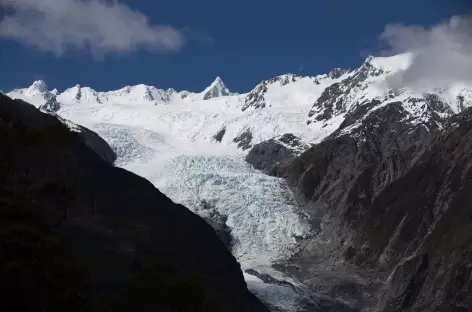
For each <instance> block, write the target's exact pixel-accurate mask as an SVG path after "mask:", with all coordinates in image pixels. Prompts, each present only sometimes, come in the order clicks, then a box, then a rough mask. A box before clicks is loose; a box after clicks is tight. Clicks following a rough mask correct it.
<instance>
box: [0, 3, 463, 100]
mask: <svg viewBox="0 0 472 312" xmlns="http://www.w3.org/2000/svg"><path fill="white" fill-rule="evenodd" d="M4 1H6V2H5V3H7V6H8V7H7V8H4V10H3V11H0V13H3V14H4V16H10V17H11V15H12V14H13V15H14V14H17V12H16V11H17V10H19V9H24V8H20V7H18V3H20V2H22V1H24V0H4ZM37 1H45V2H46V0H37ZM47 1H49V2H51V3H53V2H54V1H65V2H71V3H72V2H77V1H79V0H67V1H66V0H47ZM93 1H94V2H96V1H97V0H93ZM65 2H63V3H65ZM120 2H121V3H122V4H123V5H126V6H128V7H129V8H131V9H132V10H135V11H140V12H142V13H143V14H144V15H146V16H147V18H148V19H149V20H148V26H149V27H151V28H152V27H154V26H155V25H169V26H171V27H172V29H171V30H169V31H175V32H177V33H178V36H179V38H174V37H173V38H174V39H175V40H174V41H172V42H169V41H165V42H164V41H162V40H164V39H162V38H161V39H162V40H161V39H156V40H161V42H160V43H157V44H154V43H152V44H150V43H149V42H148V41H149V40H154V38H155V37H152V39H149V38H150V37H149V36H151V35H149V36H144V35H143V32H144V31H141V30H139V29H140V28H139V27H138V26H136V29H138V30H137V31H138V32H139V33H140V34H141V35H140V36H141V37H142V38H141V37H140V39H139V40H144V41H146V42H145V44H148V48H146V47H144V48H143V49H137V50H134V49H133V48H130V49H128V48H129V47H128V46H127V47H124V46H122V45H121V44H123V45H126V44H131V45H133V42H134V41H133V40H135V39H134V38H135V37H133V36H134V35H133V34H131V33H127V34H126V36H130V37H129V38H128V39H129V40H130V41H129V42H131V43H129V42H122V40H121V38H117V37H116V36H118V37H119V36H120V35H121V34H122V33H124V32H126V31H128V30H129V29H125V28H124V26H123V27H122V25H120V27H112V26H113V24H111V26H110V27H107V25H105V22H103V23H102V24H101V25H102V26H103V27H104V28H106V29H107V31H109V32H111V33H112V34H111V36H112V37H111V39H110V40H114V41H112V42H111V43H110V45H109V46H108V48H107V50H106V51H100V52H98V53H96V51H95V50H94V49H93V47H92V48H91V47H89V46H86V47H85V48H83V47H80V48H77V44H76V46H75V47H73V48H70V49H68V48H67V49H65V50H61V51H58V50H57V49H54V48H50V47H48V45H49V44H50V43H49V42H47V43H45V42H33V43H32V41H31V38H29V39H27V40H25V37H24V36H25V34H24V29H23V28H21V29H20V30H21V36H20V35H18V33H19V32H20V31H17V32H16V33H15V34H16V35H12V33H13V32H12V33H9V34H5V33H3V34H2V32H1V30H0V68H1V70H2V72H7V73H8V75H0V89H2V90H10V89H12V88H17V87H25V86H29V85H30V84H31V83H32V81H33V80H37V79H43V80H45V81H46V83H47V84H48V87H50V88H58V89H59V90H64V89H65V88H67V87H71V86H73V85H75V84H80V85H83V86H90V87H92V88H94V89H96V90H99V91H102V90H110V89H118V88H120V87H123V86H125V85H133V84H138V83H145V84H149V85H154V86H157V87H160V88H168V87H173V88H175V89H177V90H183V89H187V90H190V91H199V90H201V89H203V88H204V87H206V86H207V85H209V84H210V83H211V82H212V81H213V80H214V78H215V77H216V76H220V77H222V79H223V81H224V82H225V83H226V85H227V86H228V87H229V88H230V89H231V90H232V91H236V92H246V91H249V90H250V89H251V88H252V87H254V86H255V85H256V84H257V83H258V82H259V81H260V80H262V79H267V78H270V77H273V76H276V75H279V74H283V73H288V72H292V73H299V74H301V75H315V74H318V73H323V72H326V71H329V70H330V69H332V68H334V67H343V68H354V67H357V66H358V65H359V64H360V63H361V62H362V60H363V57H365V56H366V55H367V54H375V53H378V52H379V35H380V34H381V33H382V32H383V30H384V29H385V26H386V25H387V24H392V23H402V24H406V25H410V24H418V25H423V26H426V27H428V26H431V25H435V24H437V23H439V22H441V21H444V20H447V19H448V18H450V17H451V16H452V15H457V14H463V13H465V12H466V10H467V9H468V8H467V2H468V1H467V0H396V1H390V0H389V1H386V0H293V1H279V0H252V1H248V0H240V1H231V2H229V1H213V0H202V1H193V0H192V1H190V0H173V1H150V0H132V1H131V0H121V1H120ZM15 5H16V6H15ZM105 9H106V8H105ZM94 11H97V10H94ZM15 12H16V13H15ZM93 18H94V17H90V18H89V21H90V20H92V23H93ZM27 20H28V19H25V20H21V19H20V23H19V25H21V27H23V26H25V25H24V23H26V22H24V21H27ZM9 21H10V20H9ZM21 21H23V22H22V23H23V24H21ZM10 22H11V21H10ZM43 22H44V21H43ZM39 26H41V27H42V25H39ZM41 27H39V29H40V28H41ZM32 29H33V30H32ZM114 29H117V31H116V32H114ZM136 29H135V30H136ZM26 30H28V31H30V32H32V31H33V32H36V31H38V25H34V26H32V27H29V28H28V27H26ZM39 31H40V30H39ZM56 31H57V35H58V36H59V35H60V34H59V33H60V32H61V31H62V29H61V27H57V25H56V26H55V29H54V32H55V33H56ZM49 32H50V30H49ZM113 32H114V33H113ZM162 32H166V33H165V36H167V37H166V38H165V40H167V39H168V36H174V35H175V34H174V33H167V30H162V29H160V30H159V33H160V34H162ZM153 34H155V33H154V32H153ZM29 35H31V34H29ZM22 36H23V37H22ZM158 36H161V35H158ZM162 36H164V35H162ZM159 38H160V37H159ZM28 40H29V41H28ZM41 40H42V39H41ZM136 40H137V39H136ZM36 41H38V40H36ZM176 41H177V42H176ZM25 42H29V44H28V43H25ZM89 44H90V45H93V44H94V43H89ZM51 45H53V44H52V43H51ZM117 45H119V48H117ZM150 45H152V47H151V48H149V46H150ZM72 46H73V45H72ZM49 48H50V49H49ZM114 49H117V50H118V51H115V50H114Z"/></svg>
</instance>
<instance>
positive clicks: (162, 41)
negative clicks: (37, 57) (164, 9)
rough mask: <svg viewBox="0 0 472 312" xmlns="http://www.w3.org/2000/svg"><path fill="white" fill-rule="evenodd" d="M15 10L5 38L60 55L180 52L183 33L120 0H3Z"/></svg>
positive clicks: (3, 27)
mask: <svg viewBox="0 0 472 312" xmlns="http://www.w3.org/2000/svg"><path fill="white" fill-rule="evenodd" d="M0 7H4V8H7V9H9V10H10V12H11V13H10V14H7V15H6V16H5V17H4V18H3V19H2V20H0V37H3V38H10V39H13V40H17V41H19V42H22V43H24V44H27V45H31V46H34V47H36V48H38V49H40V50H41V51H51V52H53V53H55V54H56V55H57V56H61V55H63V54H64V53H65V52H66V51H68V50H69V49H80V50H86V51H89V52H91V53H92V54H93V55H94V56H95V57H99V58H101V57H104V56H105V55H107V54H111V53H130V52H135V51H137V50H148V51H166V52H174V51H178V50H179V49H180V48H181V47H182V45H183V43H184V36H183V35H182V33H181V32H180V31H179V30H177V29H175V28H173V27H171V26H164V25H151V24H150V23H149V20H148V18H147V17H146V15H144V14H143V13H141V12H139V11H135V10H132V9H131V8H130V7H128V6H126V5H124V4H121V3H119V2H118V1H117V0H113V1H105V0H87V1H86V0H1V1H0Z"/></svg>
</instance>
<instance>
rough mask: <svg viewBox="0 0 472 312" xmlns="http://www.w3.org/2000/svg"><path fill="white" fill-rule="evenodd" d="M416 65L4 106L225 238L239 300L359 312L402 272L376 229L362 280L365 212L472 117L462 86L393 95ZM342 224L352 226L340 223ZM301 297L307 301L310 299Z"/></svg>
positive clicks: (402, 60)
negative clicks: (77, 140)
mask: <svg viewBox="0 0 472 312" xmlns="http://www.w3.org/2000/svg"><path fill="white" fill-rule="evenodd" d="M413 56H414V55H412V54H402V55H396V56H392V57H369V58H367V59H366V60H365V62H364V63H363V64H362V65H361V66H360V67H359V68H357V69H353V70H342V69H334V70H332V71H331V72H329V73H327V74H321V75H317V76H314V77H300V76H297V75H293V74H286V75H280V76H277V77H274V78H272V79H268V80H263V81H261V83H259V84H258V85H257V86H255V88H254V89H253V90H251V91H250V92H249V93H246V94H231V93H230V92H229V90H227V88H226V87H225V86H224V83H223V82H222V81H221V79H216V80H215V82H214V83H212V84H211V85H210V86H209V87H208V88H206V89H205V90H204V91H203V92H197V93H193V92H189V91H176V90H173V89H169V90H161V89H157V88H154V87H151V86H145V85H137V86H129V87H126V88H123V89H120V90H116V91H109V92H96V91H94V90H92V89H89V88H86V87H80V88H79V87H74V88H71V89H68V90H66V91H65V92H62V93H60V92H49V91H47V89H46V90H45V88H44V87H42V86H41V85H42V84H41V83H39V84H36V86H35V87H34V88H32V89H34V90H36V89H37V91H34V92H27V90H28V89H20V90H15V91H12V92H11V93H9V94H10V95H11V96H12V97H17V98H23V99H28V98H31V101H32V102H34V103H35V105H36V106H40V105H41V109H43V110H49V111H56V113H57V114H58V115H59V116H61V117H63V118H67V119H69V120H72V121H74V122H75V123H78V124H83V125H86V126H87V127H89V128H91V129H93V130H94V131H97V132H98V133H99V134H100V135H101V136H103V138H104V139H105V140H106V141H107V142H108V143H109V144H110V145H111V146H112V147H113V149H114V150H115V152H116V154H117V160H116V163H117V165H118V166H121V167H123V168H126V169H128V170H130V171H132V172H134V173H137V174H139V175H142V176H144V177H145V178H147V179H148V180H150V181H151V182H152V183H153V184H154V185H155V186H158V187H159V189H161V190H162V191H163V192H164V193H165V194H166V195H168V196H169V197H171V198H172V199H173V200H174V201H176V202H179V203H183V204H185V206H187V207H188V208H189V209H191V210H192V211H194V212H196V213H197V214H199V215H201V216H203V217H204V218H206V219H209V220H210V221H211V222H213V223H215V222H216V223H217V224H218V228H220V229H224V231H226V233H225V234H227V235H226V236H228V235H229V236H231V239H228V240H227V241H231V243H230V244H228V245H229V247H230V248H231V251H232V253H233V254H234V255H235V257H236V258H237V260H238V261H240V262H241V265H242V267H243V269H244V270H245V271H246V273H247V272H252V273H253V274H250V277H249V278H248V277H247V275H246V277H247V281H248V284H249V287H251V289H252V290H253V291H254V292H255V293H258V294H259V295H260V296H261V298H264V300H269V302H270V304H271V306H275V307H277V308H278V309H280V310H282V311H298V310H300V309H309V308H307V306H310V304H312V305H311V306H313V304H314V305H317V304H320V302H324V303H326V302H330V301H329V300H328V301H323V300H325V299H322V300H321V301H320V300H319V298H318V297H316V296H318V295H328V296H331V297H335V298H340V299H343V300H345V301H346V302H349V303H350V304H352V305H353V306H354V307H355V308H354V309H356V308H359V309H360V308H361V307H365V306H372V305H375V304H376V303H377V302H378V298H377V297H376V296H380V295H379V294H381V292H380V290H379V289H381V288H382V287H384V286H385V284H386V279H387V277H388V274H389V273H391V272H392V271H393V270H394V269H393V267H395V266H396V265H398V264H399V263H400V262H401V261H402V260H399V259H397V258H395V257H394V258H393V259H390V254H391V252H390V251H389V250H390V249H388V248H390V247H388V248H387V249H386V251H385V253H384V252H383V249H382V248H384V247H385V246H384V245H385V239H386V238H389V239H390V238H391V239H392V240H394V239H395V237H396V236H395V235H394V234H395V231H394V232H393V234H392V232H391V230H392V229H391V227H389V226H387V225H386V226H384V228H385V231H386V233H385V236H382V235H379V236H381V237H382V239H383V241H381V240H380V237H379V243H378V244H379V245H378V246H377V247H378V249H382V253H381V254H383V256H382V259H383V260H382V261H384V262H385V263H384V264H382V266H381V267H376V266H378V264H375V263H374V265H373V266H374V268H372V267H371V266H372V264H371V263H370V262H368V261H367V260H365V259H364V260H363V262H362V261H361V262H358V261H357V260H356V259H357V258H358V257H357V254H361V255H363V251H365V253H366V254H367V256H368V257H370V256H371V257H374V258H375V257H378V250H377V251H370V250H369V249H368V247H369V246H368V245H367V243H366V244H365V245H364V244H361V242H362V239H363V235H367V234H365V233H364V232H365V231H368V228H369V226H368V225H365V228H364V224H363V222H364V221H365V220H370V221H369V222H371V221H372V222H380V224H382V223H381V221H383V220H381V218H377V216H376V217H372V216H370V214H371V213H373V212H372V211H371V209H374V208H372V207H374V206H372V205H371V206H369V205H370V204H371V203H370V202H369V201H368V199H372V198H374V199H372V200H375V198H377V197H376V196H379V192H380V193H383V192H386V189H388V188H389V187H390V186H391V185H393V183H394V182H395V181H397V180H398V179H400V178H403V176H404V175H406V174H411V173H410V171H411V170H415V169H414V168H415V163H414V162H413V161H416V160H417V159H416V158H415V157H420V158H421V157H423V156H421V155H423V152H421V149H425V148H426V147H427V146H429V145H428V144H430V143H431V142H433V141H434V139H433V138H434V137H435V136H436V135H437V133H439V132H441V131H447V127H448V126H447V124H448V122H447V120H448V118H451V116H454V115H455V114H457V113H459V112H461V111H464V110H466V109H467V107H468V106H470V105H471V104H472V100H471V99H472V92H471V90H472V88H471V86H470V85H468V84H467V83H464V82H461V81H457V82H455V83H454V84H450V85H444V86H440V88H425V89H422V90H417V89H414V88H408V87H404V88H398V87H397V86H399V85H401V84H399V83H398V81H397V80H396V79H397V78H398V77H399V75H398V74H401V73H402V71H404V70H405V69H406V68H408V67H409V66H411V64H412V60H413ZM53 96H54V97H53ZM48 101H49V102H48ZM47 102H48V103H47ZM164 104H165V105H164ZM417 145H418V146H422V147H421V148H420V147H418V149H419V150H418V151H416V147H415V146H417ZM412 146H413V147H412ZM305 151H306V152H305ZM304 152H305V153H304ZM417 152H418V153H417ZM410 153H411V154H410ZM245 161H247V162H249V163H250V164H251V165H253V166H254V168H256V169H260V170H263V172H261V171H257V170H254V169H253V168H251V167H250V166H248V165H247V164H246V163H245ZM439 165H441V164H439V163H438V166H439ZM264 173H266V174H269V175H271V176H267V175H264ZM280 178H287V181H288V183H289V184H290V185H291V187H292V189H291V190H292V191H293V193H294V194H295V195H296V197H297V198H298V199H299V203H297V202H295V200H294V198H293V194H292V192H291V191H290V190H289V189H288V187H287V184H286V181H285V180H284V179H280ZM412 179H413V181H416V182H417V184H418V185H420V182H419V181H417V180H415V179H416V178H415V175H414V174H413V175H412ZM364 182H365V183H366V186H365V187H364V186H363V185H364V184H363V183H364ZM411 188H412V189H413V186H411ZM393 194H394V195H392V196H396V195H397V194H396V193H395V192H394V193H393ZM313 196H315V197H313ZM316 196H319V197H320V198H318V197H316ZM398 196H401V194H400V192H398ZM408 196H410V195H408ZM366 201H367V202H366ZM300 204H301V205H300ZM300 206H302V207H300ZM359 207H360V208H359ZM381 208H382V207H380V208H379V207H378V206H377V205H375V209H380V210H381ZM363 209H365V211H364V210H363ZM396 209H399V208H396ZM358 211H359V212H361V213H360V215H359V216H357V215H356V212H358ZM423 212H424V211H421V212H420V213H423ZM345 214H346V215H350V217H352V218H354V221H352V223H350V222H351V221H345V220H344V219H342V218H341V217H342V216H343V215H345ZM399 215H401V213H400V212H399ZM389 216H390V215H389ZM357 217H359V220H357V219H356V218H357ZM364 217H365V220H364V219H363V218H364ZM416 217H418V216H416ZM391 219H394V218H393V217H392V218H391ZM395 220H396V219H395ZM415 220H416V219H415ZM396 221H398V220H396ZM396 221H395V222H396ZM400 221H401V220H400ZM395 222H393V223H394V224H396V225H398V224H399V223H398V222H397V223H398V224H397V223H395ZM407 222H409V221H408V220H407V219H405V221H404V222H403V224H406V223H407ZM393 223H392V224H393ZM356 224H359V228H356ZM389 231H390V232H389ZM338 232H339V233H338ZM357 235H358V236H357ZM369 235H370V234H369ZM372 236H373V237H375V235H373V234H372ZM356 237H358V238H359V239H358V241H356V240H355V238H356ZM418 237H419V238H418V239H419V240H420V239H421V237H422V236H421V234H420V236H418ZM366 241H367V239H366ZM351 243H352V246H351V247H352V248H349V246H350V245H349V244H351ZM392 244H393V243H392ZM387 245H388V244H387ZM415 246H416V245H415ZM392 248H393V247H392ZM358 249H360V252H359V251H358ZM384 249H385V248H384ZM345 254H346V255H347V256H345ZM354 255H356V257H355V256H354ZM353 259H354V260H353ZM402 259H406V258H402ZM429 260H430V258H428V261H429ZM374 262H375V261H374ZM281 264H282V266H280V265H281ZM290 264H293V265H294V266H290ZM418 265H419V266H421V261H420V262H419V264H418ZM274 267H278V268H280V267H283V268H284V269H286V271H284V270H282V272H283V273H281V272H277V271H275V270H274ZM296 268H298V269H296ZM372 270H374V271H372ZM247 274H249V273H247ZM422 274H423V273H421V274H420V273H419V275H421V276H422ZM267 276H269V277H267ZM405 280H406V279H405ZM265 281H272V282H273V283H272V284H271V283H266V282H265ZM274 281H288V283H289V284H290V285H292V286H287V284H284V283H279V284H274V283H277V282H274ZM300 281H302V282H303V283H300ZM415 283H416V282H415ZM281 284H283V285H282V286H281ZM294 285H295V286H294ZM304 285H307V286H309V288H310V290H311V291H312V292H309V296H308V297H307V296H306V293H305V291H304V290H305V286H304ZM398 285H399V284H398ZM294 289H295V290H294ZM386 289H389V288H388V287H387V288H386ZM288 294H290V295H288ZM300 294H303V295H300ZM313 296H314V297H316V299H313V298H314V297H313ZM300 297H302V298H300ZM274 298H276V299H274ZM281 298H282V299H281ZM307 298H308V299H307ZM272 299H273V300H275V302H271V301H270V300H272ZM300 299H302V300H300ZM307 301H309V302H311V303H310V304H308V305H305V303H306V302H307ZM313 302H315V303H313ZM327 305H329V303H328V304H327ZM321 306H323V305H322V304H321ZM333 306H336V307H337V306H339V305H337V304H336V305H334V304H333ZM332 308H333V307H332ZM333 309H334V308H333ZM348 310H349V309H348ZM349 311H352V308H351V310H349Z"/></svg>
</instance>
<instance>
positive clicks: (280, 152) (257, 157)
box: [246, 133, 308, 178]
mask: <svg viewBox="0 0 472 312" xmlns="http://www.w3.org/2000/svg"><path fill="white" fill-rule="evenodd" d="M307 148H308V146H305V145H304V144H303V143H302V142H301V141H300V139H299V138H297V137H296V136H294V135H293V134H291V133H286V134H284V135H283V136H281V137H280V138H279V139H271V140H268V141H264V142H261V143H259V144H256V145H254V147H253V148H252V149H251V150H250V151H249V153H248V154H247V156H246V162H247V163H249V164H251V165H252V166H253V167H254V168H256V169H258V170H262V171H263V172H264V173H265V174H267V175H271V176H275V177H281V178H285V177H286V168H287V166H288V165H289V164H290V162H291V161H292V160H293V159H295V157H296V156H297V155H298V151H299V150H305V149H307Z"/></svg>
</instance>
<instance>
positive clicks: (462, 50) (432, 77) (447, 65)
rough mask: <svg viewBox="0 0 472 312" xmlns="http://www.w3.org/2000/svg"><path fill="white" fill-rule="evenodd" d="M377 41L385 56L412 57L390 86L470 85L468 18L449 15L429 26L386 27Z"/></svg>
mask: <svg viewBox="0 0 472 312" xmlns="http://www.w3.org/2000/svg"><path fill="white" fill-rule="evenodd" d="M380 39H381V40H382V41H383V42H384V43H386V44H387V47H388V50H387V51H384V52H386V53H387V54H398V53H403V52H414V55H415V57H414V59H413V62H412V64H411V66H410V67H409V68H407V69H406V70H404V71H401V72H399V73H397V74H396V75H394V76H393V77H392V79H391V80H390V81H389V82H390V84H391V86H392V87H397V88H400V87H404V86H409V87H411V88H416V89H420V90H421V89H429V88H432V87H433V88H435V87H447V86H448V85H451V84H453V83H456V82H472V16H465V15H464V16H453V17H452V18H450V20H449V21H447V22H443V23H440V24H437V25H435V26H432V27H423V26H416V25H411V26H407V25H400V24H395V25H387V26H386V27H385V30H384V32H383V33H382V35H381V36H380Z"/></svg>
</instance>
